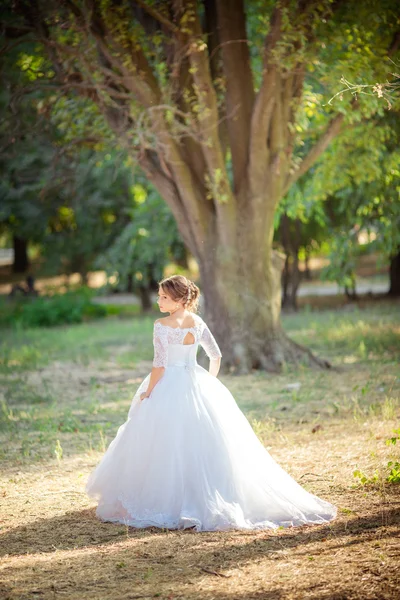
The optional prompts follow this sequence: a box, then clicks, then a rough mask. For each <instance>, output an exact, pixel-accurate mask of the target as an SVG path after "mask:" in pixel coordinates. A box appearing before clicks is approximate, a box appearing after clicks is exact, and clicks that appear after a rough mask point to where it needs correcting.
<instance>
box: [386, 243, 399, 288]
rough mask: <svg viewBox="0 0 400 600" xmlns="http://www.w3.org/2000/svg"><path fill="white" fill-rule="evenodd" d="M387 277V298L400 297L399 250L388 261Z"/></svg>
mask: <svg viewBox="0 0 400 600" xmlns="http://www.w3.org/2000/svg"><path fill="white" fill-rule="evenodd" d="M389 276H390V288H389V292H388V293H389V296H400V250H399V252H398V253H397V254H396V255H395V256H392V258H391V260H390V269H389Z"/></svg>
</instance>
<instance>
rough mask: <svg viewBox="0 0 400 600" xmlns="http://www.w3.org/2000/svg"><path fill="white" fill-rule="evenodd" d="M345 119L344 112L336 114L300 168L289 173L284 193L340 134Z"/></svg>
mask: <svg viewBox="0 0 400 600" xmlns="http://www.w3.org/2000/svg"><path fill="white" fill-rule="evenodd" d="M343 121H344V114H343V113H339V114H337V115H335V116H334V117H333V118H332V119H331V121H330V123H329V125H328V127H327V128H326V129H325V132H324V133H323V134H322V135H321V137H320V138H319V139H318V141H317V142H316V143H315V144H314V146H313V147H312V148H311V150H310V151H309V153H308V154H307V155H306V156H305V157H304V158H303V160H302V161H301V163H300V165H299V168H298V169H297V170H296V171H295V172H294V173H293V174H292V175H289V177H288V179H287V181H286V184H285V188H284V190H283V193H284V194H286V193H287V192H288V190H289V188H290V187H291V186H292V185H293V184H294V183H295V182H296V181H297V180H298V179H300V177H301V176H302V175H304V174H305V173H307V171H308V169H309V168H310V167H312V165H313V164H314V163H315V162H316V160H317V159H318V158H319V157H320V156H321V154H322V153H323V152H324V150H326V148H327V147H328V146H329V144H330V143H331V141H332V140H333V139H334V138H335V137H336V136H337V135H338V133H339V131H340V129H341V127H342V124H343Z"/></svg>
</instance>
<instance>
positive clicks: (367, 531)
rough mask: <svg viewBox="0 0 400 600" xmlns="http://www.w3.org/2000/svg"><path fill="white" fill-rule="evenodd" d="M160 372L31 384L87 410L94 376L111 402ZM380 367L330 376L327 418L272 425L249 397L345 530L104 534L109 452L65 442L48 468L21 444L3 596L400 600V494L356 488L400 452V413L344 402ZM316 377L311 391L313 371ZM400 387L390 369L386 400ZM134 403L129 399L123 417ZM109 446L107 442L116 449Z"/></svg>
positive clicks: (5, 520)
mask: <svg viewBox="0 0 400 600" xmlns="http://www.w3.org/2000/svg"><path fill="white" fill-rule="evenodd" d="M148 366H149V365H147V364H146V363H143V364H139V365H138V366H137V369H136V371H134V372H132V370H124V369H119V370H117V369H116V365H115V364H112V363H109V364H108V365H106V366H105V367H104V366H103V367H102V368H101V370H100V369H97V370H96V362H92V363H90V364H89V365H87V366H86V367H85V368H84V369H79V368H78V367H77V366H76V365H75V367H74V365H73V364H68V363H60V362H58V363H54V364H50V365H49V366H48V367H46V368H44V369H42V370H41V371H40V374H39V375H38V372H31V373H30V374H29V375H28V379H27V382H28V384H29V386H30V387H31V388H32V387H35V386H40V385H41V382H43V381H46V382H49V378H50V376H51V384H49V383H47V391H48V393H50V394H51V393H52V392H53V391H55V390H60V389H64V390H66V395H65V398H64V401H65V402H66V403H67V402H71V401H72V400H73V399H74V398H75V399H76V394H78V395H79V396H80V397H81V402H83V403H84V402H85V401H86V400H85V396H84V392H83V391H82V390H84V389H85V387H86V388H88V387H90V382H93V381H94V379H93V378H95V377H97V378H98V379H97V386H98V389H99V394H101V393H104V398H106V397H110V393H111V391H112V390H114V392H115V391H116V386H118V393H119V394H122V395H124V394H128V390H129V389H133V388H134V387H135V386H136V384H137V382H138V381H140V379H141V376H142V375H143V372H145V371H146V368H147V367H148ZM349 369H350V367H349ZM367 369H368V367H364V368H361V370H360V369H357V372H355V371H351V372H350V371H348V372H346V371H342V372H341V373H338V372H330V373H326V374H324V376H323V379H320V390H321V391H322V390H325V391H323V394H326V399H325V401H324V399H323V398H322V399H321V398H319V402H320V404H319V409H318V410H317V411H315V408H316V405H315V402H316V401H313V399H312V398H311V399H310V401H309V402H308V405H307V410H306V411H304V410H303V409H301V403H296V402H294V403H293V406H292V405H291V404H290V402H289V401H288V402H287V404H288V407H287V409H284V408H283V407H284V405H282V403H281V404H279V406H276V405H274V404H273V403H272V404H270V405H269V407H267V408H268V410H267V413H268V418H266V416H265V407H263V406H262V404H261V400H260V403H259V404H257V406H253V405H252V404H251V400H250V399H248V400H246V399H245V401H244V403H243V406H242V408H243V410H244V412H245V413H246V414H247V415H248V416H249V418H250V419H251V418H252V419H253V421H252V423H253V426H254V428H255V430H257V433H258V434H259V435H260V437H261V438H262V439H263V441H264V442H265V443H266V446H267V448H268V449H269V451H270V452H271V454H272V455H273V456H274V458H276V460H278V461H279V463H280V464H281V465H282V466H283V467H284V468H286V469H287V470H288V471H289V472H290V473H291V474H292V475H293V476H294V477H295V478H296V479H297V480H298V481H299V482H300V483H301V484H302V485H304V486H305V487H306V488H307V489H308V490H310V491H312V492H313V493H315V494H317V495H319V496H321V497H323V498H325V499H327V500H329V501H331V502H333V503H334V504H336V505H337V506H338V508H339V511H338V517H337V519H336V520H335V521H333V522H332V523H331V524H330V525H327V526H313V527H301V528H291V529H282V530H277V531H258V532H243V531H228V532H215V533H214V532H212V533H211V532H204V533H195V532H192V531H168V530H165V531H162V530H158V529H156V528H149V529H146V530H135V529H133V528H130V527H126V526H124V525H118V524H111V523H102V522H100V521H99V520H98V519H97V518H96V516H95V505H94V504H93V502H92V501H91V500H90V499H88V498H87V497H86V495H85V493H84V484H85V481H86V478H87V476H88V474H89V472H90V470H91V469H92V468H93V467H94V466H95V464H96V463H97V462H98V460H99V459H100V457H101V455H102V451H103V449H102V448H99V447H98V448H94V447H92V446H90V447H87V448H86V451H81V452H77V448H78V446H77V444H76V442H73V441H72V440H73V434H72V433H70V434H65V436H64V438H63V441H62V447H63V450H64V453H63V456H62V457H59V459H54V458H51V457H48V458H47V459H44V458H42V459H41V460H40V461H38V460H36V461H35V460H33V459H31V457H30V455H29V452H28V453H26V457H23V458H21V459H19V458H18V456H19V455H18V453H17V448H18V447H19V446H18V443H17V441H15V454H13V449H12V446H13V443H12V441H9V442H8V444H9V448H8V450H9V453H8V455H7V456H8V457H9V459H6V460H4V462H3V468H2V473H1V491H0V504H1V519H2V525H1V542H0V543H1V553H2V563H1V570H0V573H1V583H0V598H2V599H8V600H16V599H18V600H25V599H26V600H28V599H31V598H38V599H39V598H40V599H46V600H47V599H48V600H50V599H51V600H53V599H56V598H57V599H61V598H68V599H71V600H86V599H89V598H90V599H93V600H96V599H99V600H100V599H102V600H103V599H104V600H106V599H107V600H108V599H110V600H111V599H112V600H116V599H119V598H121V599H133V598H165V599H168V600H169V599H174V598H188V599H201V598H204V599H212V598H215V599H222V598H226V599H228V598H231V599H241V598H243V599H246V600H248V599H252V598H254V599H260V600H261V599H268V600H269V599H271V600H272V599H274V600H275V599H276V600H278V599H282V600H291V599H296V600H297V599H301V598H307V599H308V598H310V599H311V598H318V599H330V600H341V599H343V600H347V599H359V600H367V599H381V598H382V599H384V598H387V599H397V598H399V597H400V537H399V533H400V527H399V525H400V493H399V486H389V485H387V484H384V483H382V482H381V483H380V484H378V485H376V486H372V487H371V486H360V485H357V483H356V481H355V479H354V476H353V470H354V468H355V467H357V466H360V467H362V468H364V469H365V470H366V471H368V472H372V471H373V469H375V468H378V469H379V468H380V467H381V466H382V465H384V464H385V463H386V461H387V459H388V458H389V457H390V452H391V451H392V450H391V448H390V447H388V446H387V445H386V444H385V439H386V438H387V437H388V436H389V435H390V432H391V431H392V430H393V428H394V427H395V426H396V424H397V423H398V422H399V418H400V405H399V404H398V403H397V401H396V402H394V401H393V402H392V403H391V404H390V403H389V405H386V408H385V409H384V408H382V406H384V405H382V406H380V407H378V408H377V405H376V403H375V404H374V401H375V400H376V398H374V397H372V398H370V403H369V405H368V407H367V406H363V405H362V404H360V403H357V402H355V401H354V398H353V400H351V398H350V396H349V398H350V400H351V401H350V400H349V404H346V402H345V400H344V398H345V392H346V391H347V392H349V394H350V392H351V390H354V387H355V386H357V382H360V384H361V383H362V382H363V381H365V379H366V378H367V376H368V372H367ZM349 375H351V377H349ZM393 376H394V378H393ZM303 377H304V379H303V380H302V379H301V378H300V382H304V385H305V382H306V380H307V379H308V378H310V373H309V372H306V373H305V374H304V375H303ZM311 377H312V376H311ZM222 379H223V381H224V383H225V384H226V385H227V386H228V387H229V388H230V389H231V390H232V392H233V393H234V394H235V395H237V396H238V397H240V396H241V397H244V394H243V393H242V392H243V391H244V390H245V389H247V388H248V387H249V385H250V382H252V383H251V385H252V386H253V388H252V391H253V392H254V393H255V392H257V391H258V392H259V393H260V394H264V395H265V385H266V383H267V382H268V381H269V380H268V379H264V378H263V377H261V378H259V379H257V378H256V381H255V382H254V377H253V378H252V379H250V378H248V379H246V378H234V377H229V376H225V377H223V378H222ZM338 379H339V381H338ZM289 380H290V377H289V378H288V377H287V376H284V375H282V376H279V377H278V378H275V379H274V380H273V385H272V387H271V386H269V387H270V395H269V398H270V400H271V398H273V397H274V394H275V393H278V391H279V390H282V389H283V388H284V387H285V385H287V382H288V381H289ZM395 380H396V375H395V374H394V372H393V371H392V368H391V367H388V368H382V370H381V371H380V373H379V380H377V381H379V386H381V387H380V388H379V389H380V390H382V389H386V390H389V388H390V394H394V395H395V396H396V398H397V394H398V389H395V390H394V389H393V382H394V381H395ZM269 383H271V382H269ZM121 384H122V388H121ZM314 384H315V382H314ZM49 385H50V388H49ZM396 385H397V384H396ZM124 386H125V387H124ZM79 388H81V389H79ZM333 388H335V393H336V396H340V397H341V398H343V401H341V403H339V404H338V406H339V408H338V409H337V410H336V409H335V408H334V407H333V408H332V403H331V402H330V396H329V394H330V393H331V392H330V391H329V390H331V389H333ZM77 389H78V392H77V391H76V390H77ZM379 389H378V388H377V390H375V391H374V393H375V392H376V394H379ZM82 394H83V395H82ZM252 395H253V394H252ZM320 395H321V394H320ZM292 399H293V398H292ZM271 402H272V401H271ZM128 405H129V401H128V396H127V401H126V403H125V406H124V410H125V409H126V408H127V406H128ZM357 406H358V408H357ZM371 406H372V407H374V408H373V409H371ZM315 412H317V413H318V417H317V418H315V415H314V416H313V413H315ZM261 415H264V418H260V416H261ZM271 415H274V416H273V417H272V416H271ZM397 426H398V425H397ZM59 437H61V434H60V436H59ZM78 437H79V435H78ZM86 437H87V435H86ZM84 438H85V434H82V439H84ZM109 441H110V440H106V441H104V440H103V448H104V447H105V445H104V444H107V443H108V442H109ZM10 457H11V458H10Z"/></svg>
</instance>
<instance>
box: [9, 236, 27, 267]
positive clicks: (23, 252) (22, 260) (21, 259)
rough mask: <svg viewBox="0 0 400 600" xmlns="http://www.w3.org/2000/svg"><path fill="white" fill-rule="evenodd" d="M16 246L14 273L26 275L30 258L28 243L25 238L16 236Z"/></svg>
mask: <svg viewBox="0 0 400 600" xmlns="http://www.w3.org/2000/svg"><path fill="white" fill-rule="evenodd" d="M13 246H14V262H13V273H25V271H26V270H27V269H28V267H29V258H28V242H27V240H24V239H23V238H21V237H19V236H17V235H14V236H13Z"/></svg>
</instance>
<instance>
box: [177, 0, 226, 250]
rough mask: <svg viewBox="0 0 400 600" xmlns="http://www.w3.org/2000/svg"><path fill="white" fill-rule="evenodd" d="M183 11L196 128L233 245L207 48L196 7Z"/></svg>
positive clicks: (192, 4)
mask: <svg viewBox="0 0 400 600" xmlns="http://www.w3.org/2000/svg"><path fill="white" fill-rule="evenodd" d="M185 10H186V11H187V12H188V14H189V15H190V18H191V19H192V22H193V26H192V31H193V34H192V36H190V38H189V49H188V55H189V61H190V66H191V71H192V74H193V81H194V89H195V92H196V95H197V101H198V114H199V125H200V127H201V129H202V130H203V131H205V139H204V141H203V144H202V148H203V153H204V157H205V160H206V163H207V170H208V187H209V193H210V195H211V197H212V198H213V200H214V203H215V207H216V211H217V212H218V213H220V216H221V219H222V213H223V215H224V219H225V224H224V231H223V233H222V235H224V236H227V237H228V238H230V242H228V239H225V240H224V242H225V243H232V240H233V239H234V237H235V223H234V220H235V210H234V206H235V197H234V195H233V194H232V190H231V187H230V183H229V178H228V174H227V172H226V167H225V161H224V156H223V153H222V148H221V142H220V139H219V134H218V124H219V117H218V107H217V97H216V93H215V89H214V87H213V83H212V79H211V72H210V64H209V60H208V53H207V46H206V44H204V42H203V40H202V31H201V27H200V20H199V16H198V14H197V11H196V3H195V2H194V1H191V2H188V4H187V5H186V6H185Z"/></svg>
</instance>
